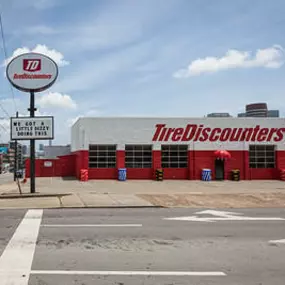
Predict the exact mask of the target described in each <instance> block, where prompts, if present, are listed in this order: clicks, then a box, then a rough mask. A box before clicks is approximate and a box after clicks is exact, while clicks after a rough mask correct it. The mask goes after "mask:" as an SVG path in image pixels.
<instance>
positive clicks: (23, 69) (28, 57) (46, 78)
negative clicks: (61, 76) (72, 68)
mask: <svg viewBox="0 0 285 285" xmlns="http://www.w3.org/2000/svg"><path fill="white" fill-rule="evenodd" d="M6 75H7V78H8V80H9V81H10V83H11V84H12V85H13V86H14V87H15V88H17V89H18V90H21V91H24V92H41V91H44V90H46V89H48V88H49V87H51V86H52V85H53V84H54V82H55V81H56V79H57V76H58V67H57V64H56V63H55V62H54V61H53V60H52V59H51V58H49V57H47V56H45V55H43V54H39V53H25V54H21V55H19V56H17V57H15V58H13V59H12V60H11V62H10V63H9V64H8V66H7V68H6Z"/></svg>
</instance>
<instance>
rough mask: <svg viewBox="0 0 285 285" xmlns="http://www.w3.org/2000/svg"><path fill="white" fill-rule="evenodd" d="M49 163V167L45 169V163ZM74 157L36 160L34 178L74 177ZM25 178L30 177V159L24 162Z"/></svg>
mask: <svg viewBox="0 0 285 285" xmlns="http://www.w3.org/2000/svg"><path fill="white" fill-rule="evenodd" d="M46 161H48V162H51V163H52V166H51V167H46V166H45V165H44V164H45V162H46ZM74 162H75V156H74V155H66V156H60V157H58V158H57V159H37V160H36V166H35V172H36V177H56V176H59V177H60V176H61V177H69V176H75V163H74ZM26 177H27V178H29V177H30V159H27V160H26Z"/></svg>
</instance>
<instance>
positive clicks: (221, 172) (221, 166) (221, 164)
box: [215, 159, 225, 180]
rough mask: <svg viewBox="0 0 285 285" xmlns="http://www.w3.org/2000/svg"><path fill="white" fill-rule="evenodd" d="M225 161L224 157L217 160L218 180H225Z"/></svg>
mask: <svg viewBox="0 0 285 285" xmlns="http://www.w3.org/2000/svg"><path fill="white" fill-rule="evenodd" d="M224 171H225V161H224V160H222V159H216V160H215V172H216V173H215V174H216V180H224Z"/></svg>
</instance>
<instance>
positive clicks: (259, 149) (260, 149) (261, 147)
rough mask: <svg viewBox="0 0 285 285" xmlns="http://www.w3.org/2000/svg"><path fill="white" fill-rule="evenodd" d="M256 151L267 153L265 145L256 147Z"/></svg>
mask: <svg viewBox="0 0 285 285" xmlns="http://www.w3.org/2000/svg"><path fill="white" fill-rule="evenodd" d="M255 150H256V151H265V145H256V146H255Z"/></svg>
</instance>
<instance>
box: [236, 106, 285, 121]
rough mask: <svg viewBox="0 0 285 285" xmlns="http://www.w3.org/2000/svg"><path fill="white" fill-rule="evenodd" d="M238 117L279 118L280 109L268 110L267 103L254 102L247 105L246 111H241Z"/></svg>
mask: <svg viewBox="0 0 285 285" xmlns="http://www.w3.org/2000/svg"><path fill="white" fill-rule="evenodd" d="M237 116H238V117H263V118H266V117H271V118H279V110H268V107H267V104H266V103H253V104H248V105H246V106H245V112H244V113H239V114H238V115H237Z"/></svg>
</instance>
